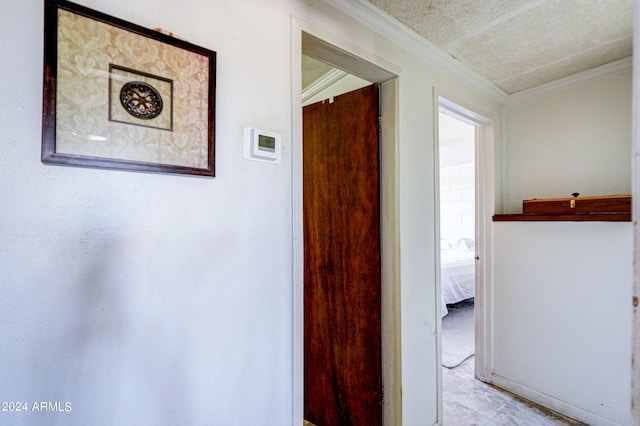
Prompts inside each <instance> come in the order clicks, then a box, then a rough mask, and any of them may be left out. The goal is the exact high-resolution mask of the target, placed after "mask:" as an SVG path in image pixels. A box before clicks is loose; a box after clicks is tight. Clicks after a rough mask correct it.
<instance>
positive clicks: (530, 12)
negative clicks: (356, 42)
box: [369, 0, 633, 94]
mask: <svg viewBox="0 0 640 426" xmlns="http://www.w3.org/2000/svg"><path fill="white" fill-rule="evenodd" d="M369 1H370V2H371V3H372V4H373V5H375V6H377V7H378V8H380V9H382V10H383V11H385V12H386V13H388V14H389V15H391V16H392V17H394V18H395V19H397V20H398V21H400V22H401V23H403V24H404V25H406V26H407V27H409V28H411V29H412V30H413V31H415V32H417V33H418V34H419V35H421V36H422V37H424V38H425V39H427V40H428V41H430V42H431V43H433V44H434V45H435V46H437V47H438V48H440V49H441V50H443V51H445V52H446V53H448V54H449V55H451V56H452V57H453V58H454V59H455V60H457V61H459V62H461V63H462V64H464V65H465V66H466V67H467V68H469V69H471V70H473V71H474V72H475V73H476V74H479V75H480V76H482V77H484V78H486V79H487V80H489V81H491V82H492V83H493V84H495V85H496V86H497V87H498V88H500V89H502V90H503V91H504V92H506V93H508V94H513V93H517V92H520V91H523V90H526V89H530V88H533V87H536V86H540V85H542V84H545V83H548V82H551V81H554V80H558V79H560V78H563V77H567V76H570V75H573V74H576V73H578V72H581V71H586V70H589V69H592V68H595V67H598V66H600V65H604V64H607V63H610V62H613V61H616V60H619V59H623V58H627V57H630V56H631V55H632V38H633V0H369Z"/></svg>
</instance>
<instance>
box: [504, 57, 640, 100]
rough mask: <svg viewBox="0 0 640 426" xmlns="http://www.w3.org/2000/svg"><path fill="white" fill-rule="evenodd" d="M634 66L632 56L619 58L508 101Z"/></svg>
mask: <svg viewBox="0 0 640 426" xmlns="http://www.w3.org/2000/svg"><path fill="white" fill-rule="evenodd" d="M632 66H633V59H632V57H628V58H623V59H619V60H617V61H613V62H609V63H608V64H604V65H600V66H598V67H595V68H591V69H590V70H586V71H582V72H579V73H577V74H573V75H570V76H568V77H564V78H560V79H558V80H554V81H551V82H549V83H545V84H541V85H540V86H536V87H532V88H531V89H527V90H523V91H522V92H518V93H514V94H512V95H510V96H509V98H508V99H509V100H508V102H509V103H514V102H521V101H524V100H528V99H532V98H536V97H538V96H542V95H547V94H549V93H553V92H557V91H558V90H562V89H566V88H568V87H571V86H576V85H578V84H581V83H585V82H587V81H589V80H594V79H597V78H601V77H606V76H608V75H612V74H616V73H618V72H621V71H626V70H629V69H631V68H632Z"/></svg>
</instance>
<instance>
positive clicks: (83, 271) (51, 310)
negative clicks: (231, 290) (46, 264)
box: [5, 230, 191, 424]
mask: <svg viewBox="0 0 640 426" xmlns="http://www.w3.org/2000/svg"><path fill="white" fill-rule="evenodd" d="M99 234H100V231H96V230H94V234H92V233H90V232H87V233H85V234H83V235H80V236H79V238H78V239H77V240H75V241H71V240H67V243H68V245H67V247H68V248H69V250H67V251H66V252H65V253H56V255H58V256H59V258H60V259H63V260H62V261H61V262H60V264H59V265H57V268H59V270H58V271H57V272H59V273H55V272H54V273H52V274H51V276H50V277H49V278H48V279H47V280H46V282H45V281H43V282H38V283H35V282H34V283H33V287H34V288H37V287H38V286H40V287H44V288H43V289H42V290H43V291H39V292H37V293H36V294H34V295H33V296H34V297H33V299H32V300H31V302H30V303H33V304H34V306H33V307H32V308H31V309H32V311H33V313H34V314H35V315H36V317H35V318H27V317H22V318H20V321H21V322H22V324H20V325H19V327H20V328H22V329H24V330H28V333H29V334H31V335H32V338H31V339H30V340H31V341H30V342H29V343H30V344H31V345H32V346H31V347H30V348H25V349H26V350H27V351H28V356H27V357H26V359H24V361H23V362H21V363H20V366H18V367H21V369H22V372H21V373H18V375H17V376H16V377H15V380H16V381H19V382H21V384H22V386H21V387H22V389H23V392H22V394H23V395H20V397H21V398H23V400H24V401H28V402H29V405H30V407H29V410H30V411H32V410H31V409H32V407H31V405H32V403H34V402H37V403H40V402H47V403H49V402H50V403H52V404H53V405H52V404H48V405H47V410H46V411H42V412H38V413H34V412H32V413H30V415H29V416H30V418H29V421H31V420H33V421H34V423H35V424H42V422H46V423H47V424H69V423H70V422H71V423H74V424H76V423H77V424H80V423H83V422H90V423H93V422H95V421H96V420H97V419H99V421H100V422H103V423H104V424H135V423H136V419H137V421H149V422H151V423H154V422H156V424H157V422H162V423H171V424H179V423H183V424H189V423H190V420H191V419H190V411H189V409H188V404H189V401H191V395H190V394H189V390H190V386H189V384H188V383H187V381H188V378H189V374H188V373H189V371H187V369H188V365H189V364H188V361H187V359H186V356H185V354H186V350H187V349H186V347H187V346H188V345H187V342H186V339H187V336H186V333H184V329H185V327H183V326H181V325H182V324H181V323H179V322H178V324H176V321H175V319H176V318H183V317H181V316H180V312H176V310H178V311H180V310H181V307H180V306H176V305H174V304H172V303H171V302H172V301H171V295H170V294H167V292H166V291H163V287H164V286H165V285H166V283H164V284H163V283H162V282H151V278H153V276H150V275H149V274H148V273H145V272H144V271H145V269H146V267H147V266H148V265H150V264H153V262H151V261H150V259H149V258H148V257H147V256H153V254H155V253H156V251H155V250H147V251H144V250H143V251H142V252H141V251H140V250H139V249H140V248H139V247H138V250H136V248H135V247H134V246H135V242H133V241H127V240H125V239H121V238H116V237H113V236H105V235H99ZM140 253H144V254H143V255H142V256H141V255H140ZM74 275H77V277H78V278H77V279H75V280H73V279H72V278H69V280H68V281H65V279H66V278H68V277H73V276H74ZM41 281H42V280H41ZM164 290H166V289H164ZM5 394H6V392H5ZM7 396H8V397H9V395H7ZM11 397H13V396H11ZM16 397H18V395H16ZM176 406H180V407H181V408H180V409H179V410H178V409H174V408H172V407H176ZM150 413H154V415H155V416H157V418H155V419H154V418H150V417H149V414H150ZM14 414H18V413H14ZM16 420H18V419H17V418H16ZM90 423H85V424H90ZM94 424H95V423H94Z"/></svg>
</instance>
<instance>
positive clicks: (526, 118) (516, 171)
mask: <svg viewBox="0 0 640 426" xmlns="http://www.w3.org/2000/svg"><path fill="white" fill-rule="evenodd" d="M587 75H589V74H587ZM505 122H506V132H505V135H506V143H505V152H504V155H505V167H504V173H505V174H504V213H520V212H521V211H522V200H524V199H532V198H553V197H570V196H571V193H573V192H578V193H580V194H581V195H582V196H587V195H610V194H629V193H631V159H630V155H631V148H630V146H631V145H630V141H631V62H630V61H629V60H625V61H623V62H622V63H621V64H619V65H618V66H616V67H613V72H612V73H611V72H607V73H601V74H594V77H593V78H591V79H587V80H586V81H583V82H581V83H579V84H574V85H568V86H561V85H557V87H554V86H553V85H552V86H551V87H550V90H546V91H545V90H540V89H537V90H533V91H532V92H530V93H529V94H526V93H524V94H522V95H516V96H513V97H512V98H511V99H510V101H509V104H508V107H507V109H506V118H505Z"/></svg>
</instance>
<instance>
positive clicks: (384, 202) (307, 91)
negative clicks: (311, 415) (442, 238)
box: [292, 25, 401, 424]
mask: <svg viewBox="0 0 640 426" xmlns="http://www.w3.org/2000/svg"><path fill="white" fill-rule="evenodd" d="M303 27H304V26H303V25H302V26H301V28H300V29H302V31H301V33H300V35H301V38H300V42H301V43H300V57H299V61H298V60H296V59H295V56H294V62H293V63H294V66H295V63H296V62H297V63H298V66H300V64H302V73H301V77H302V78H301V81H298V82H295V81H294V88H293V93H294V104H295V103H297V102H299V105H300V108H301V110H300V111H301V113H302V108H303V107H308V106H313V104H314V102H315V101H320V102H322V100H325V103H326V104H331V103H333V102H334V100H335V101H336V102H338V100H339V98H340V97H341V95H342V94H343V93H345V92H353V89H355V88H357V87H358V85H369V86H370V85H371V84H372V83H374V84H376V87H377V88H378V91H379V102H378V103H379V105H378V107H379V112H380V117H379V120H380V128H379V129H378V132H379V146H378V148H379V157H378V159H377V160H376V161H377V162H378V166H379V173H380V176H379V187H380V188H379V194H378V198H379V202H380V204H379V211H378V213H379V219H378V227H379V231H380V265H379V266H380V272H379V275H380V290H381V294H380V299H381V300H380V302H381V303H380V314H381V321H380V322H381V324H380V334H381V345H380V346H381V348H380V349H381V356H380V358H381V372H380V373H381V375H382V376H381V378H382V384H383V385H384V399H383V401H382V424H399V422H400V420H399V419H400V416H401V409H400V382H399V379H398V378H399V364H400V356H399V354H400V343H399V332H398V329H399V326H400V320H399V312H400V310H399V308H398V303H399V294H398V292H399V290H398V285H397V284H398V282H399V278H398V271H399V267H398V265H397V256H395V255H393V253H397V246H398V238H397V235H398V229H397V221H396V220H395V215H396V214H397V213H396V205H397V203H396V197H397V195H396V192H395V185H394V183H395V175H396V173H397V171H396V166H395V164H396V154H395V152H396V148H395V147H396V143H397V141H396V139H395V138H396V121H397V120H396V116H397V113H396V97H397V81H396V76H395V74H392V73H391V72H389V71H386V70H385V69H383V68H381V67H379V66H378V65H376V58H375V57H373V56H372V57H371V58H361V57H360V55H361V54H362V52H360V53H359V54H358V56H356V55H354V54H352V53H349V52H347V51H345V50H342V49H341V48H338V47H336V46H335V45H332V44H329V43H327V42H325V41H323V40H322V39H321V38H319V36H316V35H311V34H309V33H307V32H306V29H303ZM365 56H366V55H365ZM318 63H319V64H321V66H320V67H317V65H318ZM310 64H311V65H310ZM318 69H320V70H321V71H317V70H318ZM299 70H300V68H298V70H294V72H293V75H294V76H295V75H296V71H298V72H299ZM314 73H316V74H315V76H314V75H313V74H314ZM354 84H355V86H354ZM296 86H297V87H296ZM296 93H297V94H299V97H298V98H297V99H296V97H297V96H296ZM342 96H344V95H342ZM301 115H302V114H301ZM343 115H348V114H343ZM296 121H297V118H296V117H294V134H293V138H294V140H300V141H301V144H300V145H296V144H294V145H293V147H292V156H293V158H294V163H293V170H294V172H293V173H294V181H293V187H294V188H293V190H294V224H295V228H296V230H295V231H294V246H295V247H294V282H295V283H296V284H295V287H294V308H293V309H294V311H293V316H294V388H296V389H297V390H298V391H299V393H294V413H293V419H294V424H302V423H303V417H304V411H305V409H304V407H305V400H306V398H307V395H305V383H304V371H305V366H304V364H305V361H304V360H305V358H306V357H305V353H304V346H305V333H304V330H305V326H304V321H305V312H304V309H302V307H303V306H304V305H305V285H306V282H305V276H306V275H305V268H306V265H305V259H304V253H306V248H305V244H306V241H305V238H304V220H305V214H304V213H303V205H304V204H305V202H303V201H304V197H305V194H304V185H303V182H304V179H303V177H304V176H305V173H306V171H305V170H304V169H305V168H307V164H305V162H304V161H302V160H303V157H304V155H305V152H304V143H305V141H304V140H303V137H302V136H303V132H302V127H303V126H302V117H300V123H299V126H300V127H298V124H297V123H296ZM298 128H299V129H300V134H299V135H296V134H295V133H296V129H298ZM319 155H324V154H323V153H322V149H321V150H320V154H319ZM334 189H335V188H334ZM305 309H306V307H305ZM343 396H344V395H342V394H341V393H340V392H338V397H340V398H342V397H343Z"/></svg>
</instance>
